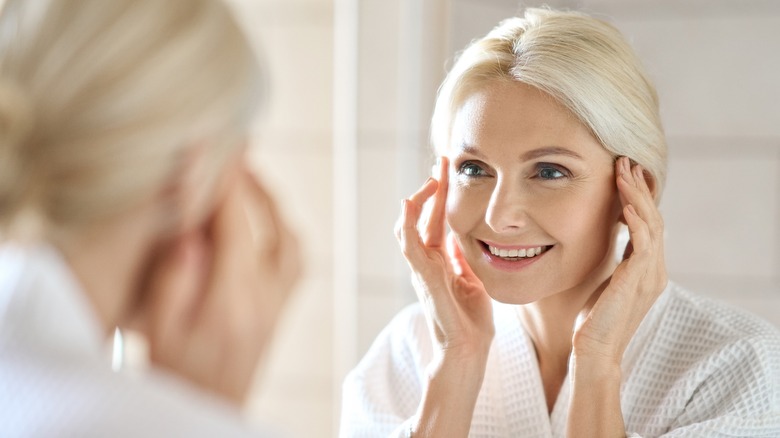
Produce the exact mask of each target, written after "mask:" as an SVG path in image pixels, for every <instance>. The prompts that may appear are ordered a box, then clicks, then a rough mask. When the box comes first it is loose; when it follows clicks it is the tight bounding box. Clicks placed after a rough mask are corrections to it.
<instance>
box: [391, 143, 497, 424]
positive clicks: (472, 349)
mask: <svg viewBox="0 0 780 438" xmlns="http://www.w3.org/2000/svg"><path fill="white" fill-rule="evenodd" d="M438 171H439V179H438V181H437V180H436V179H434V178H429V179H428V180H427V181H426V182H425V184H423V186H422V187H421V188H420V189H419V190H418V191H417V192H416V193H414V194H413V195H412V196H410V197H409V198H407V199H404V200H403V207H402V210H401V216H400V217H399V219H398V222H397V224H396V228H395V234H396V237H397V239H398V242H399V244H400V246H401V250H402V252H403V254H404V257H406V260H407V262H408V263H409V267H410V268H411V270H412V283H413V285H414V289H415V291H416V292H417V298H418V299H419V301H420V303H421V304H422V306H423V308H424V311H425V315H426V318H427V321H428V327H429V329H430V330H431V335H432V336H431V337H432V340H433V343H434V354H435V357H434V361H433V363H432V364H431V365H430V368H429V382H428V386H427V387H426V388H425V395H424V398H423V400H422V402H421V405H420V410H419V411H418V414H417V417H418V418H417V421H416V424H415V425H413V431H414V432H415V434H414V435H415V436H450V437H457V436H467V435H468V429H469V426H470V424H471V417H472V415H473V410H474V405H475V403H476V397H477V394H478V393H479V389H480V387H481V386H482V378H483V376H484V370H485V366H486V363H487V355H488V351H489V349H490V344H491V342H492V340H493V335H494V326H493V310H492V305H491V300H490V297H489V296H488V294H487V292H485V288H484V286H483V285H482V282H481V281H480V280H479V279H478V278H477V276H476V275H474V272H473V271H472V270H471V268H470V267H469V265H468V263H467V262H466V260H465V258H464V257H463V254H462V252H461V250H460V247H459V246H458V243H457V242H456V240H455V238H454V236H453V235H452V234H449V236H447V242H446V245H445V235H446V229H445V222H446V221H445V210H446V202H447V189H448V185H449V183H448V181H449V162H448V160H447V158H444V157H442V158H441V162H440V164H439V169H438ZM427 202H433V205H432V206H431V208H430V210H429V213H428V214H427V215H426V217H423V218H422V219H423V220H422V224H421V226H420V228H421V229H422V231H423V235H422V236H421V235H420V231H419V230H418V223H420V220H421V217H422V216H423V206H424V205H425V204H426V203H427Z"/></svg>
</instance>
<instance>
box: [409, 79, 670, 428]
mask: <svg viewBox="0 0 780 438" xmlns="http://www.w3.org/2000/svg"><path fill="white" fill-rule="evenodd" d="M551 147H554V148H556V149H554V150H549V148H551ZM541 149H545V150H544V151H543V152H540V150H541ZM446 154H447V156H444V157H442V158H441V165H440V169H439V174H438V175H437V176H438V178H437V179H429V180H428V181H426V183H425V184H424V185H423V186H422V188H421V189H420V190H419V191H418V192H417V193H415V194H413V195H412V196H411V197H409V198H408V199H407V200H405V202H404V208H403V211H402V213H401V218H400V219H399V222H398V225H397V228H396V234H397V236H398V239H399V242H400V244H401V248H402V251H403V253H404V255H405V257H406V258H407V261H408V262H409V265H410V267H411V269H412V272H413V274H412V277H413V283H414V285H415V289H416V290H417V293H418V297H419V298H420V302H421V303H422V304H423V307H424V308H425V311H426V316H427V318H428V322H429V327H430V328H431V332H432V335H433V339H434V347H435V351H437V352H438V353H439V354H438V355H437V358H436V360H434V363H433V364H431V366H430V368H429V380H428V386H427V388H426V391H425V394H424V396H423V400H422V402H421V405H420V409H419V410H418V414H417V423H416V426H415V427H414V428H413V431H414V432H415V436H467V435H468V429H469V426H470V421H471V420H470V419H471V415H472V413H473V409H474V404H475V403H476V396H477V393H478V392H479V388H480V386H481V383H482V379H483V376H484V370H485V363H486V359H487V352H488V351H489V346H490V342H491V341H492V338H493V334H494V332H493V327H492V313H491V308H490V297H493V298H495V299H497V300H499V301H502V302H506V303H512V304H518V307H517V310H518V317H519V318H520V321H521V322H522V324H523V325H524V327H525V328H526V331H527V332H528V334H529V335H530V337H531V339H532V341H533V343H534V346H535V348H536V352H537V357H538V359H539V368H540V371H541V375H542V380H543V385H544V389H545V394H546V395H547V404H548V408H549V409H552V406H553V405H554V403H555V400H556V399H557V395H558V392H559V390H560V387H561V385H562V383H563V380H564V379H565V378H567V376H568V378H569V379H571V381H572V388H573V390H572V397H571V399H570V400H569V406H570V409H569V424H568V432H567V433H568V435H569V436H577V437H590V436H593V437H608V436H625V431H624V430H623V419H622V414H621V412H620V378H621V374H620V363H621V360H622V355H623V351H625V348H626V346H627V344H628V342H629V341H630V339H631V337H632V336H633V334H634V333H635V331H636V328H637V327H638V325H639V323H640V322H641V320H642V319H643V318H644V315H645V314H646V313H647V311H648V310H649V308H650V307H651V306H652V304H653V303H654V302H655V299H656V298H657V297H658V295H659V294H660V293H661V292H662V291H663V289H664V287H665V286H666V282H667V278H666V271H665V267H664V266H665V265H664V261H663V247H662V241H661V238H662V235H663V224H662V221H661V218H660V214H659V213H658V210H657V208H656V206H655V203H654V201H653V188H652V186H653V185H652V183H650V184H648V182H647V178H646V177H645V175H644V173H643V171H642V169H641V168H640V167H639V166H633V168H632V167H631V164H630V162H629V160H628V159H626V158H620V159H618V160H617V161H615V160H614V159H613V158H612V157H611V156H610V155H609V153H607V152H606V151H605V150H604V149H603V147H602V146H601V145H600V144H599V143H598V141H597V140H596V139H595V138H594V137H593V136H592V135H591V134H590V132H589V131H588V130H587V129H586V128H585V127H584V126H583V125H582V124H581V123H580V122H579V121H578V120H577V119H576V118H574V117H573V116H572V115H571V114H570V113H569V112H568V111H567V110H566V109H565V108H564V107H562V106H560V105H559V104H557V103H556V102H555V101H554V100H553V99H552V98H551V97H549V96H548V95H546V94H544V93H542V92H541V91H539V90H536V89H534V88H532V87H530V86H527V85H524V84H520V83H496V84H491V85H489V86H486V87H485V88H483V89H482V90H479V91H477V92H475V93H473V94H472V96H471V97H470V98H468V99H467V100H466V102H464V104H463V105H462V107H461V108H460V110H459V111H458V113H457V114H456V118H455V123H454V128H453V133H452V141H451V144H450V148H449V149H448V150H447V152H446ZM575 155H576V157H575ZM426 202H432V207H431V208H430V210H429V211H430V213H429V214H428V215H427V216H426V217H422V212H423V205H424V204H425V203H426ZM620 222H624V223H626V224H627V225H628V227H629V233H630V236H631V241H632V245H631V246H630V247H629V249H628V251H627V253H626V256H625V258H624V260H623V262H622V263H620V264H619V265H618V263H617V262H616V261H614V257H613V253H614V246H613V245H614V241H615V236H616V233H617V231H618V229H619V224H620ZM446 223H448V224H449V226H450V228H451V230H452V231H451V234H450V236H449V238H445V233H446V231H445V230H446ZM418 228H419V229H420V231H418ZM445 240H446V241H448V243H449V245H445V244H444V242H445ZM485 241H487V242H490V243H491V244H494V245H498V246H516V247H525V246H534V247H535V246H544V247H546V248H549V249H548V251H547V252H544V253H542V254H541V255H538V256H536V258H537V259H536V260H535V261H533V262H532V263H527V261H526V262H523V263H525V264H524V265H522V267H521V268H514V267H513V268H509V269H507V268H506V263H504V264H503V265H502V264H496V263H494V262H493V261H491V258H490V257H489V256H488V255H487V254H486V250H485V246H484V242H485ZM502 266H503V267H502ZM575 326H576V327H575ZM616 328H617V329H616ZM454 370H459V371H454Z"/></svg>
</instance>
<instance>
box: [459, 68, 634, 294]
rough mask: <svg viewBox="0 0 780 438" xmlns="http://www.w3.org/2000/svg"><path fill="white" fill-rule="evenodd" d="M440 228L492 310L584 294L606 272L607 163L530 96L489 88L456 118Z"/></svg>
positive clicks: (613, 197)
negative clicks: (451, 237)
mask: <svg viewBox="0 0 780 438" xmlns="http://www.w3.org/2000/svg"><path fill="white" fill-rule="evenodd" d="M447 156H448V157H449V158H450V163H451V164H450V187H449V195H448V200H447V220H448V222H449V225H450V228H451V229H452V231H453V233H454V234H455V236H456V238H457V240H458V242H459V243H460V246H461V248H462V250H463V253H464V255H465V257H466V259H467V261H468V262H469V264H470V266H471V267H472V269H473V270H474V272H475V273H476V274H477V276H478V277H479V278H480V279H481V280H482V282H483V283H484V285H485V288H486V289H487V291H488V293H489V294H490V295H491V296H492V297H493V298H495V299H496V300H498V301H502V302H507V303H514V304H525V303H529V302H533V301H537V300H540V299H542V298H545V297H548V296H552V295H554V294H557V293H559V292H564V291H568V290H577V289H583V288H591V289H590V290H591V291H592V290H593V289H594V288H595V287H597V286H598V285H599V284H600V283H601V282H603V281H604V280H605V279H606V278H607V277H608V276H609V275H610V274H611V272H612V270H613V269H614V257H613V242H614V240H615V234H616V232H617V230H618V223H619V218H620V212H621V208H620V202H619V199H618V195H617V188H616V186H615V178H614V164H613V163H614V160H613V158H612V156H611V155H610V154H609V153H608V152H607V151H606V150H605V149H604V148H603V147H602V146H601V144H600V143H599V142H598V141H597V140H596V139H595V138H594V137H593V135H592V134H591V133H590V131H589V130H588V129H587V128H586V127H585V126H584V125H583V124H582V123H580V122H579V120H577V119H576V117H574V115H573V114H571V112H569V111H568V110H567V109H566V108H564V107H563V106H561V105H560V104H558V103H557V102H556V101H555V100H554V99H553V98H552V97H550V96H549V95H547V94H545V93H543V92H541V91H539V90H538V89H536V88H533V87H531V86H528V85H525V84H522V83H518V82H514V83H496V84H492V85H489V86H487V87H485V88H484V89H482V90H480V91H477V92H476V93H474V94H472V95H471V96H470V97H469V98H468V99H467V100H466V101H465V102H464V104H463V106H462V107H461V108H460V110H459V111H458V112H457V114H456V116H455V119H454V122H453V130H452V138H451V143H450V147H449V150H448V151H447Z"/></svg>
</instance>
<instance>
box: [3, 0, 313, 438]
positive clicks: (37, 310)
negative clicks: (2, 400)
mask: <svg viewBox="0 0 780 438" xmlns="http://www.w3.org/2000/svg"><path fill="white" fill-rule="evenodd" d="M263 79H264V76H263V74H262V72H261V70H260V68H259V65H258V62H257V60H256V57H255V55H254V54H253V52H252V50H251V48H250V47H249V44H248V42H247V40H246V39H245V37H244V35H243V34H242V32H241V31H240V29H239V26H238V25H237V23H236V21H235V19H234V17H233V16H232V15H231V11H230V10H229V9H228V7H227V6H226V5H225V4H224V3H223V2H221V1H212V0H173V1H157V0H140V1H139V0H112V1H110V2H104V1H101V0H53V1H45V0H42V1H35V2H27V1H17V0H8V1H6V2H5V4H4V5H3V10H2V17H1V18H0V130H1V131H0V236H1V238H2V248H3V250H2V252H1V253H0V254H1V255H0V266H1V267H0V279H2V281H0V284H1V285H0V293H2V299H0V302H3V303H4V305H6V306H7V308H4V309H0V315H3V318H4V319H3V320H0V321H1V322H0V323H2V324H3V326H4V327H5V326H6V325H9V326H11V329H8V330H7V329H6V328H4V329H3V330H2V331H3V332H4V333H6V332H9V330H11V331H12V332H14V333H16V334H21V335H19V336H18V337H17V338H16V339H15V340H13V341H11V340H9V339H4V340H3V344H0V348H3V349H6V348H13V349H16V350H18V351H19V352H22V353H25V354H26V352H27V350H30V351H33V350H34V351H48V350H49V349H51V351H53V352H55V351H56V352H60V353H63V354H64V353H73V352H79V351H82V350H83V349H84V348H86V347H89V348H94V347H95V345H94V344H95V341H96V339H98V338H99V339H100V340H101V341H102V340H104V338H105V335H106V334H108V333H111V332H112V330H113V329H114V327H121V328H131V329H134V330H137V331H138V332H140V333H141V334H142V335H144V336H145V337H146V340H147V341H148V343H149V348H150V359H151V362H152V364H153V365H154V368H155V369H156V370H158V371H160V370H162V371H163V373H164V374H166V375H167V374H174V375H176V376H177V378H178V377H181V378H184V379H185V381H187V382H188V383H189V384H191V386H192V387H196V388H198V390H204V391H203V392H204V393H206V392H208V393H211V394H216V395H218V396H221V397H222V399H223V400H228V401H231V402H235V403H239V404H240V403H241V402H242V401H243V400H244V398H245V397H246V393H247V390H248V387H249V381H250V379H251V376H252V374H253V371H254V369H255V368H256V365H257V363H258V361H259V359H260V357H261V356H262V353H263V351H264V347H265V346H266V345H267V343H268V336H269V335H270V333H271V329H272V327H273V325H274V322H275V321H276V317H277V315H278V311H279V309H280V306H281V304H282V303H283V302H284V299H285V297H286V296H287V294H288V292H289V290H290V289H291V287H292V285H293V283H294V280H295V278H296V277H297V273H298V258H297V252H296V245H295V242H294V239H293V237H292V236H291V233H290V231H289V230H288V228H287V226H286V225H285V224H284V222H283V221H282V220H281V219H280V217H279V214H278V211H277V209H276V207H275V205H274V203H273V201H272V200H271V198H270V197H269V195H268V194H267V193H266V192H265V190H264V189H263V187H262V186H261V185H260V183H259V182H258V181H257V180H256V179H255V177H254V176H253V175H252V174H251V173H250V172H249V170H248V169H247V166H246V164H245V158H244V156H245V150H246V148H247V133H248V127H249V124H250V122H251V121H252V119H253V117H254V115H255V112H256V109H257V107H258V104H259V102H260V100H261V98H262V95H263V90H264V80H263ZM12 267H16V268H14V269H12ZM28 277H29V278H28ZM55 305H57V306H59V307H56V308H52V306H55ZM47 306H48V307H47ZM25 313H26V314H27V316H29V318H24V317H23V315H25ZM11 314H15V315H16V317H15V318H10V319H9V318H6V316H5V315H11ZM65 314H67V315H69V316H67V315H66V316H63V317H62V318H61V319H56V318H57V317H58V315H65ZM42 315H43V316H45V317H42ZM67 324H72V325H73V326H67ZM58 333H60V334H62V335H61V336H60V335H57V334H58ZM77 335H79V336H77ZM58 336H60V338H58ZM63 341H67V342H63ZM81 344H84V345H81ZM22 353H20V354H22ZM52 354H54V353H52ZM57 354H59V353H57ZM76 356H78V355H76ZM76 356H73V355H72V357H76ZM55 357H59V356H55ZM66 368H67V367H66ZM36 377H40V376H32V377H31V378H36ZM107 379H108V383H106V385H107V387H109V388H113V389H116V390H117V391H121V390H123V388H124V386H123V385H124V383H122V382H121V379H119V378H115V377H107ZM112 379H113V380H112ZM117 379H118V380H117ZM22 380H23V379H20V380H19V382H21V381H22ZM97 380H100V379H97ZM111 385H115V387H112V386H111ZM125 389H126V388H125ZM75 390H76V391H78V389H77V388H76V389H75ZM139 391H140V390H139ZM12 392H13V391H12ZM141 392H142V391H141ZM15 393H16V394H20V393H21V392H15ZM34 395H35V394H31V395H30V397H33V396H34ZM39 395H41V394H39ZM136 395H138V394H136ZM139 397H141V398H142V395H140V396H139ZM61 401H62V400H61ZM61 401H60V402H61ZM134 403H136V404H138V405H139V406H141V405H144V404H145V403H144V402H143V401H141V399H140V398H136V399H133V400H132V401H129V405H128V406H134ZM147 404H148V405H149V406H147V407H146V408H144V409H147V410H153V409H154V403H147ZM163 411H164V410H163ZM174 417H175V416H174ZM169 420H171V421H172V422H175V420H176V419H175V418H169ZM172 430H173V429H172ZM216 430H218V429H215V431H216ZM22 431H23V430H22ZM201 432H203V431H201ZM22 434H24V433H22Z"/></svg>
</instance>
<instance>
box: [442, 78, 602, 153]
mask: <svg viewBox="0 0 780 438" xmlns="http://www.w3.org/2000/svg"><path fill="white" fill-rule="evenodd" d="M450 140H451V141H450V152H451V153H453V152H455V151H456V150H458V149H461V150H463V149H464V147H468V148H469V149H471V150H474V149H478V150H483V151H484V152H485V153H488V152H501V150H502V149H504V150H506V151H507V152H512V153H513V155H517V154H521V155H522V154H525V153H526V152H529V151H531V150H535V149H539V148H558V149H565V150H570V151H571V152H572V153H571V154H570V155H580V156H582V157H583V158H587V157H588V156H591V155H596V156H598V157H599V158H600V157H601V156H602V155H603V154H607V155H609V154H608V152H606V150H604V148H603V147H602V146H601V143H600V142H599V141H598V140H597V139H596V138H595V137H594V136H593V134H592V133H591V131H590V130H589V129H588V128H587V127H586V126H585V125H584V124H583V123H582V122H581V121H580V120H579V119H578V118H577V117H575V116H574V115H573V114H572V113H571V111H569V110H568V109H567V108H566V107H565V106H563V105H562V104H560V103H559V102H558V101H556V100H555V99H554V98H553V97H552V96H550V95H549V94H547V93H545V92H543V91H541V90H539V89H537V88H535V87H532V86H530V85H527V84H523V83H520V82H511V83H508V82H501V83H494V84H490V85H488V86H486V87H483V88H481V89H479V90H475V91H474V92H473V93H471V94H470V95H469V96H468V97H467V98H466V99H465V100H464V102H463V104H462V105H460V107H459V108H458V110H457V111H456V113H455V117H454V119H453V126H452V136H451V139H450Z"/></svg>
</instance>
